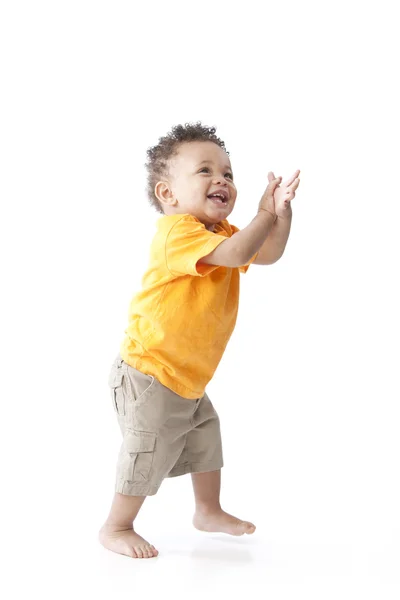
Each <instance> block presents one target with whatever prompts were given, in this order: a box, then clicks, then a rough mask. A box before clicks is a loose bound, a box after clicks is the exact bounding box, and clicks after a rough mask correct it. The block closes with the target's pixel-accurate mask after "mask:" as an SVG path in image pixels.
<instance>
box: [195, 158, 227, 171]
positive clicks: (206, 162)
mask: <svg viewBox="0 0 400 600" xmlns="http://www.w3.org/2000/svg"><path fill="white" fill-rule="evenodd" d="M210 163H212V160H202V161H201V163H199V164H198V166H200V165H205V164H210ZM224 169H228V170H229V171H232V170H233V169H232V167H230V166H229V165H225V167H224Z"/></svg>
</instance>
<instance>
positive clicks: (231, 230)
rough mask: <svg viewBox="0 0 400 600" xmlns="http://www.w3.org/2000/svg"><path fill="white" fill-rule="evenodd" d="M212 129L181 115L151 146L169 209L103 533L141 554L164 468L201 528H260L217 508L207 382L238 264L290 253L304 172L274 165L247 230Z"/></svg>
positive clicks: (156, 197)
mask: <svg viewBox="0 0 400 600" xmlns="http://www.w3.org/2000/svg"><path fill="white" fill-rule="evenodd" d="M215 131H216V130H215V128H207V127H204V126H203V125H201V123H196V124H193V125H192V124H187V125H185V126H181V125H178V126H176V127H174V128H173V129H172V131H171V132H170V133H169V134H168V135H166V136H165V137H162V138H160V140H159V143H158V145H156V146H155V147H153V148H150V149H149V150H148V152H147V154H148V163H147V165H146V167H147V169H148V193H149V198H150V202H151V203H152V205H153V206H154V207H155V208H156V209H157V210H158V211H159V212H160V213H162V214H163V217H161V218H160V219H159V220H158V223H157V232H156V234H155V237H154V239H153V242H152V245H151V249H150V264H149V267H148V270H147V272H146V274H145V275H144V278H143V288H142V290H141V291H140V292H139V293H138V294H137V295H136V296H135V297H134V298H133V300H132V302H131V305H130V310H129V325H128V328H127V330H126V331H125V334H126V335H125V339H124V341H123V343H122V345H121V348H120V354H118V356H117V357H116V359H115V361H114V363H113V365H112V368H111V373H110V378H109V386H110V388H111V395H112V400H113V406H114V409H115V412H116V416H117V418H118V422H119V426H120V428H121V431H122V434H123V443H122V447H121V450H120V454H119V459H118V465H117V476H116V487H115V495H114V500H113V503H112V506H111V510H110V514H109V516H108V518H107V520H106V522H105V523H104V525H103V527H102V529H101V530H100V533H99V539H100V542H101V543H102V544H103V546H105V547H106V548H108V549H109V550H112V551H114V552H118V553H120V554H126V555H128V556H131V557H133V558H151V557H154V556H157V555H158V551H157V550H156V549H155V547H154V546H153V545H152V544H150V543H148V542H147V541H146V540H145V539H143V538H142V537H141V536H140V535H138V534H137V533H136V531H135V529H134V528H133V522H134V520H135V518H136V516H137V514H138V512H139V510H140V507H141V506H142V504H143V502H144V500H145V498H146V496H150V495H154V494H156V492H157V490H158V488H159V486H160V484H161V482H162V480H163V479H164V478H165V477H175V476H178V475H184V474H185V473H191V476H192V482H193V490H194V496H195V505H196V512H195V515H194V518H193V524H194V526H195V527H196V528H197V529H200V530H203V531H219V532H224V533H228V534H231V535H243V534H245V533H246V534H251V533H253V532H254V531H255V526H254V525H253V524H252V523H250V522H248V521H242V520H240V519H238V518H236V517H234V516H232V515H230V514H228V513H226V512H225V511H223V510H222V508H221V506H220V503H219V493H220V483H221V467H222V466H223V459H222V445H221V435H220V427H219V419H218V415H217V413H216V411H215V409H214V407H213V405H212V403H211V401H210V399H209V398H208V396H207V394H206V392H205V388H206V385H207V384H208V382H209V381H210V380H211V378H212V376H213V375H214V372H215V370H216V368H217V366H218V363H219V362H220V360H221V358H222V355H223V352H224V350H225V347H226V345H227V343H228V340H229V338H230V336H231V333H232V331H233V328H234V326H235V321H236V315H237V310H238V297H239V273H240V272H242V273H245V272H246V271H247V269H248V268H249V265H250V264H251V263H252V262H253V263H255V264H261V265H268V264H272V263H274V262H276V261H277V260H278V259H279V258H280V257H281V256H282V254H283V251H284V249H285V246H286V242H287V239H288V236H289V231H290V225H291V217H292V212H291V205H290V201H291V200H292V199H293V198H294V195H295V190H296V189H297V187H298V185H299V181H300V180H299V179H298V175H299V173H300V171H296V172H295V173H294V175H293V176H292V177H291V178H290V179H289V180H288V181H287V182H286V183H285V184H283V185H282V187H280V186H279V184H280V182H281V180H282V178H281V177H278V178H275V176H274V174H273V173H272V172H271V173H269V175H268V179H269V184H268V187H267V189H266V191H265V193H264V195H263V197H262V199H261V201H260V203H259V207H258V212H257V214H256V216H255V218H254V219H253V220H252V221H251V223H250V224H249V225H248V226H247V227H245V228H244V229H242V230H241V231H239V229H238V228H237V227H235V226H234V225H230V224H229V223H228V221H227V218H228V216H229V215H230V213H231V212H232V210H233V207H234V205H235V201H236V194H237V192H236V187H235V184H234V182H233V173H232V167H231V163H230V160H229V155H228V152H227V151H226V149H225V144H224V142H222V141H221V140H220V139H219V138H218V137H217V136H216V135H215Z"/></svg>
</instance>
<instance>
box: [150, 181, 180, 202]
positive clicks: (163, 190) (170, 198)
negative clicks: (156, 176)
mask: <svg viewBox="0 0 400 600" xmlns="http://www.w3.org/2000/svg"><path fill="white" fill-rule="evenodd" d="M154 193H155V195H156V198H157V199H158V200H159V201H160V202H161V203H162V204H168V206H175V205H176V204H177V202H178V201H177V200H176V198H174V195H173V193H172V189H171V187H170V185H169V183H168V182H167V181H158V182H157V183H156V187H155V188H154Z"/></svg>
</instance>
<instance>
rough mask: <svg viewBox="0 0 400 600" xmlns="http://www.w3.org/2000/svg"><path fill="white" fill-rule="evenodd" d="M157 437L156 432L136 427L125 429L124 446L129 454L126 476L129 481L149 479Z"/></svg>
mask: <svg viewBox="0 0 400 600" xmlns="http://www.w3.org/2000/svg"><path fill="white" fill-rule="evenodd" d="M156 438H157V434H156V433H151V432H148V431H137V430H136V429H126V430H125V435H124V446H125V450H126V452H127V453H128V455H129V465H127V467H128V468H127V470H126V473H125V478H126V479H127V480H128V481H133V482H135V483H136V482H144V481H148V480H149V474H150V470H151V467H152V464H153V457H154V448H155V445H156Z"/></svg>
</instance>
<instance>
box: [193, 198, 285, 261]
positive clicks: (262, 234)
mask: <svg viewBox="0 0 400 600" xmlns="http://www.w3.org/2000/svg"><path fill="white" fill-rule="evenodd" d="M275 219H276V217H275V216H274V215H273V214H271V213H270V212H268V211H266V210H260V211H259V212H258V213H257V215H256V216H255V217H254V219H253V220H252V221H251V223H250V224H249V225H247V227H245V228H244V229H241V230H240V231H238V232H237V233H235V235H233V236H232V237H230V238H228V239H227V240H225V241H223V242H221V244H220V245H219V246H217V248H216V249H215V250H213V252H211V253H210V254H208V255H207V256H204V257H203V258H201V259H200V260H199V262H200V263H206V264H209V265H219V266H221V267H241V266H243V265H245V264H246V263H247V262H248V261H249V260H250V259H251V258H252V257H253V256H254V254H256V252H258V250H259V249H260V248H261V246H262V245H263V244H264V242H265V240H266V238H267V236H268V235H269V233H270V231H271V230H272V228H273V224H274V221H275Z"/></svg>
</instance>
